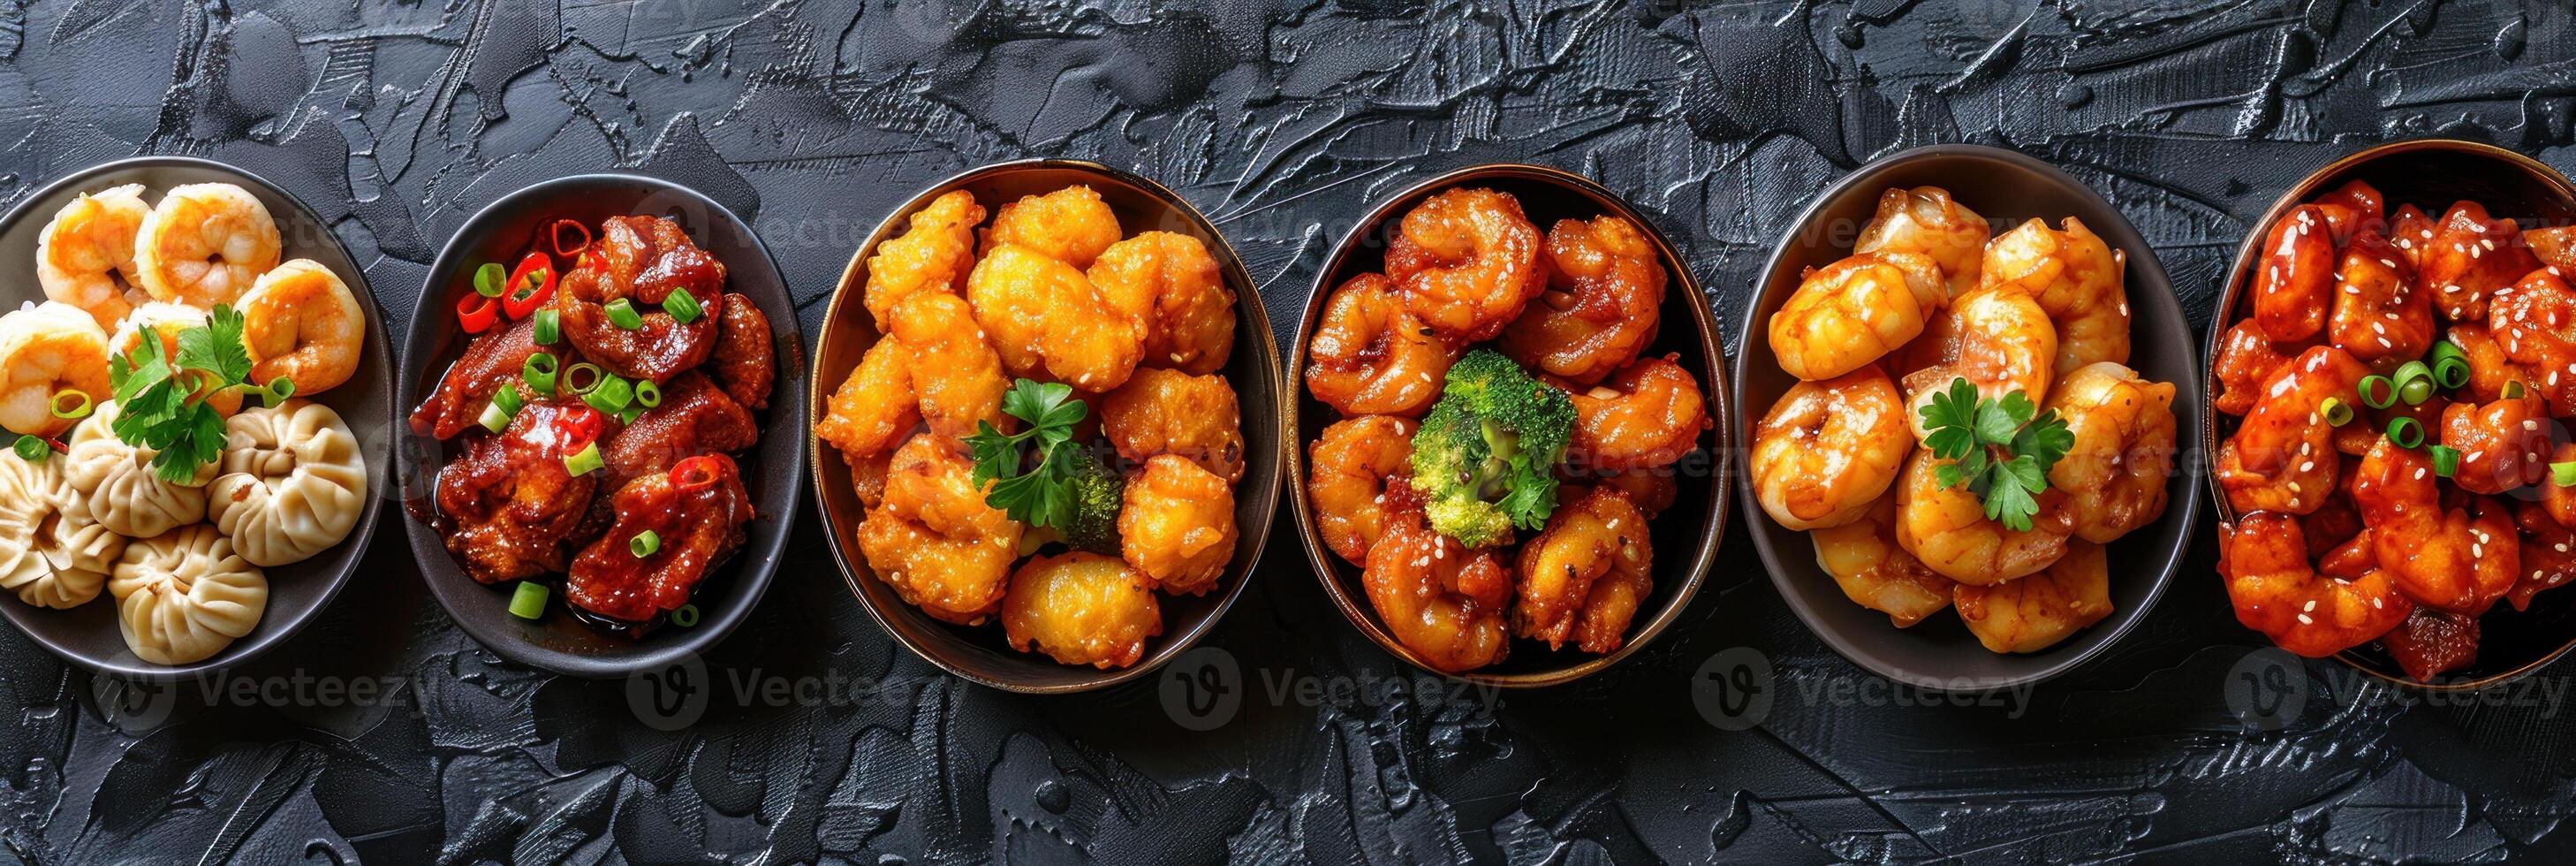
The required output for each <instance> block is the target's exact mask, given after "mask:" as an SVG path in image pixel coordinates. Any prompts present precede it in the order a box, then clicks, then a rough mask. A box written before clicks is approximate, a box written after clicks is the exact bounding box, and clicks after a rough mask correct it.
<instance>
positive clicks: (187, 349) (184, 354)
mask: <svg viewBox="0 0 2576 866" xmlns="http://www.w3.org/2000/svg"><path fill="white" fill-rule="evenodd" d="M161 342H162V341H161V340H160V339H159V334H157V333H155V332H151V331H146V332H144V335H143V339H140V340H136V341H135V345H134V349H133V350H131V351H128V352H124V353H121V354H118V355H117V356H115V357H113V358H110V359H109V360H108V379H109V384H110V385H111V386H113V389H114V391H115V392H116V402H117V414H116V418H115V419H114V420H113V421H110V422H109V423H108V430H109V432H112V433H114V434H116V438H117V439H118V440H119V441H122V442H124V443H125V444H127V445H131V446H134V447H136V448H148V449H152V450H154V451H156V452H158V453H156V454H154V455H153V456H152V469H153V472H154V473H155V474H156V475H158V476H160V477H161V478H162V479H164V480H168V481H172V482H184V481H188V480H190V479H193V478H195V477H196V475H197V472H198V470H199V469H200V468H201V467H203V466H204V465H205V464H208V463H213V462H216V461H218V460H222V459H223V455H224V439H225V436H224V416H223V414H222V413H220V412H217V411H215V409H214V407H212V406H208V405H206V403H205V397H210V396H212V395H215V394H219V393H224V392H227V391H240V390H243V389H245V388H246V387H249V388H250V389H251V390H260V389H258V388H256V387H255V386H245V384H244V382H243V380H244V379H245V378H247V377H248V376H249V375H250V368H251V361H250V350H249V349H248V348H246V347H244V346H243V344H242V315H241V313H240V312H239V311H237V310H234V309H233V308H232V306H231V305H229V304H217V305H216V306H215V309H214V310H213V311H212V312H210V313H208V314H207V316H206V323H205V324H203V325H197V326H193V327H190V328H187V329H184V330H181V331H180V332H179V333H178V336H177V339H176V340H175V341H174V342H176V343H177V345H178V353H177V354H178V357H176V358H172V357H169V356H168V353H167V351H166V350H165V349H164V348H163V347H162V345H161Z"/></svg>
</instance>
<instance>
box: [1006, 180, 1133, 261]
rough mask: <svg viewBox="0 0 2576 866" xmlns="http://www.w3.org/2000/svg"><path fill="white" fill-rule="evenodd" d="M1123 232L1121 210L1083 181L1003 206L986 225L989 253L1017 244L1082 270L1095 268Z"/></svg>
mask: <svg viewBox="0 0 2576 866" xmlns="http://www.w3.org/2000/svg"><path fill="white" fill-rule="evenodd" d="M1119 234H1120V231H1119V229H1118V214H1117V212H1116V211H1113V210H1110V208H1109V203H1108V202H1104V201H1101V200H1100V193H1099V192H1098V191H1097V190H1094V189H1092V188H1091V187H1088V186H1083V185H1079V184H1077V185H1074V186H1068V187H1065V188H1063V189H1059V190H1056V191H1054V192H1051V193H1047V194H1045V195H1031V196H1021V197H1020V200H1019V201H1015V202H1011V203H1009V204H1005V205H1003V206H1002V209H1001V211H1000V212H999V213H996V214H994V215H993V224H992V225H990V226H986V227H985V228H984V255H987V256H989V255H992V254H993V251H994V250H997V249H1000V248H1002V247H1003V246H1005V245H1012V244H1016V245H1019V246H1022V247H1026V248H1028V249H1029V250H1030V251H1031V252H1035V253H1037V254H1038V255H1042V256H1045V257H1047V258H1051V259H1054V260H1056V261H1059V262H1063V263H1065V264H1067V265H1070V266H1072V267H1073V268H1074V269H1075V270H1080V269H1083V268H1088V267H1091V263H1092V262H1093V261H1094V260H1096V259H1098V258H1100V254H1101V253H1102V252H1104V251H1106V250H1108V249H1109V247H1110V245H1112V244H1115V243H1117V242H1118V236H1119Z"/></svg>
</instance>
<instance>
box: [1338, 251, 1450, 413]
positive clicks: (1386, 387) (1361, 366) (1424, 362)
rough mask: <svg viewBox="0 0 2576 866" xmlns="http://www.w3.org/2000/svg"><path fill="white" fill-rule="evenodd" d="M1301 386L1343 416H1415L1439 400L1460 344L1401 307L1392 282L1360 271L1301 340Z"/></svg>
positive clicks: (1340, 291) (1340, 289) (1401, 300)
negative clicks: (1303, 375) (1306, 358)
mask: <svg viewBox="0 0 2576 866" xmlns="http://www.w3.org/2000/svg"><path fill="white" fill-rule="evenodd" d="M1306 351H1307V353H1308V354H1309V355H1311V356H1313V358H1314V360H1313V362H1312V363H1309V364H1307V365H1306V390H1307V391H1309V392H1311V393H1313V394H1314V395H1315V399H1317V400H1321V401H1323V402H1324V403H1325V404H1327V405H1330V406H1332V407H1333V408H1335V409H1338V410H1341V413H1342V414H1344V415H1402V416H1406V417H1418V416H1420V415H1421V414H1422V413H1424V412H1428V411H1430V410H1431V404H1432V403H1433V402H1436V401H1438V400H1439V399H1440V386H1441V383H1443V382H1446V381H1448V379H1449V365H1450V364H1451V363H1453V362H1455V361H1457V360H1458V348H1457V347H1456V346H1453V345H1451V344H1450V343H1449V341H1447V340H1444V339H1442V338H1440V337H1437V336H1433V335H1432V333H1431V328H1430V327H1429V326H1427V325H1424V324H1422V320H1420V319H1416V318H1414V317H1413V314H1412V313H1410V312H1406V311H1405V309H1404V300H1403V299H1402V298H1400V297H1398V296H1397V295H1396V291H1395V283H1394V282H1393V281H1391V280H1388V279H1387V278H1386V277H1384V276H1381V275H1378V274H1361V275H1359V276H1356V277H1352V278H1351V279H1350V282H1346V283H1343V284H1342V286H1341V288H1338V289H1334V290H1333V294H1332V296H1331V297H1328V298H1326V299H1324V313H1323V317H1322V318H1321V319H1319V320H1318V321H1316V323H1315V337H1314V339H1313V340H1312V341H1310V342H1309V343H1308V344H1307V346H1306Z"/></svg>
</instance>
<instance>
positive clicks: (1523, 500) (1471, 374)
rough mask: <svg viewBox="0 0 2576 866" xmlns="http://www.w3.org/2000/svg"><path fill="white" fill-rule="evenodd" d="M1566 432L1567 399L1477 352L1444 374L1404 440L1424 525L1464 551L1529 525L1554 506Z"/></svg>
mask: <svg viewBox="0 0 2576 866" xmlns="http://www.w3.org/2000/svg"><path fill="white" fill-rule="evenodd" d="M1573 432H1574V401H1573V400H1571V399H1568V398H1567V397H1566V396H1565V392H1564V391H1560V390H1557V389H1556V388H1554V387H1551V386H1549V385H1548V384H1547V383H1544V382H1541V381H1539V380H1538V379H1537V378H1535V377H1532V376H1531V375H1530V374H1529V371H1527V370H1523V369H1521V367H1520V365H1519V364H1515V363H1512V361H1511V359H1509V358H1505V357H1503V356H1502V354H1501V353H1498V352H1495V351H1493V350H1490V349H1477V350H1475V351H1472V352H1468V353H1467V354H1466V356H1465V357H1462V358H1459V359H1458V363H1457V364H1455V365H1453V366H1451V367H1450V368H1449V380H1448V382H1447V383H1445V384H1443V385H1442V386H1441V392H1440V402H1439V403H1438V404H1437V405H1434V406H1432V407H1431V414H1430V415H1428V416H1426V417H1424V418H1423V419H1422V427H1421V429H1419V430H1417V431H1415V432H1414V434H1413V484H1414V487H1416V488H1417V489H1419V490H1420V491H1421V492H1422V495H1423V498H1424V504H1423V512H1424V514H1425V516H1427V517H1429V518H1430V519H1431V528H1432V529H1435V530H1438V531H1439V532H1440V534H1442V535H1446V536H1449V537H1450V538H1454V539H1457V540H1458V541H1459V543H1461V544H1465V545H1467V546H1469V547H1486V546H1489V545H1494V544H1500V543H1502V541H1503V539H1504V538H1505V537H1507V536H1509V535H1510V534H1511V529H1512V527H1515V526H1517V527H1520V528H1522V529H1538V528H1540V527H1543V526H1546V525H1547V516H1548V514H1549V513H1550V512H1553V511H1555V510H1556V476H1555V473H1554V470H1555V468H1556V464H1557V461H1559V460H1562V459H1564V457H1565V444H1566V440H1567V439H1568V438H1569V437H1571V436H1572V435H1573Z"/></svg>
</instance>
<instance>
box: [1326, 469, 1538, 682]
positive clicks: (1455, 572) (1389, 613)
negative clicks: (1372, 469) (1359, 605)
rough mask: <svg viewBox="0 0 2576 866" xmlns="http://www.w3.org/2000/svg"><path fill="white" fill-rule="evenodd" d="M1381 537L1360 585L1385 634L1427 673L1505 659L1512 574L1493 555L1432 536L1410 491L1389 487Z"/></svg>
mask: <svg viewBox="0 0 2576 866" xmlns="http://www.w3.org/2000/svg"><path fill="white" fill-rule="evenodd" d="M1386 498H1387V505H1388V511H1387V524H1386V534H1385V535H1384V536H1382V537H1380V538H1379V539H1378V543H1377V546H1375V547H1372V548H1370V549H1369V555H1368V566H1367V567H1366V568H1364V569H1362V570H1361V572H1360V584H1361V586H1362V587H1364V588H1366V589H1367V590H1368V597H1369V606H1370V607H1373V608H1376V609H1377V615H1378V619H1379V620H1381V621H1383V622H1385V623H1386V630H1387V631H1388V632H1390V633H1392V634H1394V635H1395V639H1396V641H1397V642H1399V643H1402V644H1404V646H1405V648H1406V649H1409V650H1412V651H1413V653H1414V654H1415V655H1417V656H1420V657H1422V663H1423V664H1425V665H1427V666H1429V667H1431V668H1432V669H1433V670H1439V671H1446V672H1451V673H1455V672H1457V671H1463V670H1470V669H1473V668H1480V667H1484V666H1486V665H1490V664H1493V663H1495V662H1498V661H1502V660H1503V656H1504V654H1505V653H1508V652H1510V650H1511V635H1510V633H1509V632H1508V631H1507V629H1506V627H1505V623H1504V619H1503V611H1504V608H1505V607H1506V606H1507V605H1509V604H1510V603H1511V598H1512V574H1511V569H1510V568H1509V567H1508V566H1505V565H1504V564H1503V560H1502V558H1501V557H1498V556H1496V555H1494V552H1493V551H1491V550H1475V549H1471V548H1468V547H1467V546H1465V545H1462V544H1459V543H1458V542H1457V541H1456V540H1453V539H1451V538H1450V537H1449V536H1446V535H1442V534H1440V533H1438V532H1434V531H1432V529H1431V524H1430V522H1429V521H1428V520H1426V519H1424V517H1423V515H1422V502H1421V499H1420V497H1418V496H1417V495H1415V494H1414V492H1413V486H1412V485H1410V484H1405V483H1402V482H1394V483H1390V484H1389V485H1388V489H1387V497H1386Z"/></svg>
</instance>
